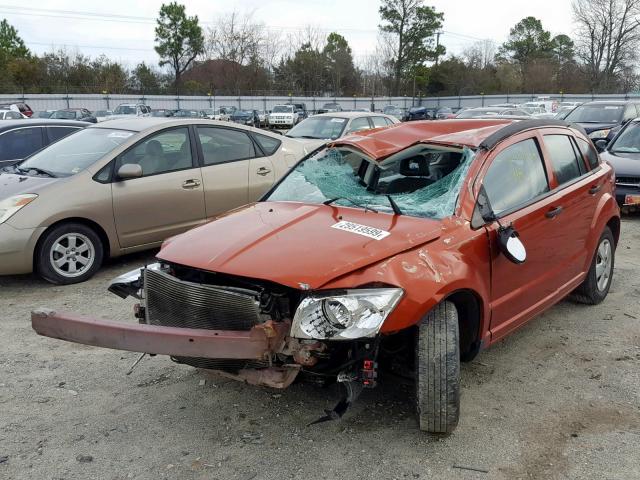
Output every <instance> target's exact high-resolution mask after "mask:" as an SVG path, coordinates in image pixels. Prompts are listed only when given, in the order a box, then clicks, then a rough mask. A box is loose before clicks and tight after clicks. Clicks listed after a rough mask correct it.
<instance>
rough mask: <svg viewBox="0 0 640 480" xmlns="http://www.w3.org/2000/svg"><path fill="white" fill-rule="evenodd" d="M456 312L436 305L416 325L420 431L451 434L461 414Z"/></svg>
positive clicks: (444, 304) (447, 305)
mask: <svg viewBox="0 0 640 480" xmlns="http://www.w3.org/2000/svg"><path fill="white" fill-rule="evenodd" d="M458 338H459V335H458V311H457V309H456V307H455V305H454V304H453V303H451V302H446V301H445V302H442V303H441V304H439V305H437V306H436V307H435V308H434V309H433V310H431V312H429V314H428V315H427V316H426V317H425V318H424V319H423V320H422V322H421V323H420V325H419V327H418V339H417V345H416V407H417V412H418V422H419V425H420V430H424V431H426V432H431V433H451V432H452V431H453V430H454V429H455V428H456V426H457V425H458V419H459V417H460V343H459V340H458Z"/></svg>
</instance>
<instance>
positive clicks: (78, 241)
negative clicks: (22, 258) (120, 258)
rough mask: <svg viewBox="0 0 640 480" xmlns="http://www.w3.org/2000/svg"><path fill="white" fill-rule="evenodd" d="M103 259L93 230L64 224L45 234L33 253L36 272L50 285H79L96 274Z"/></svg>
mask: <svg viewBox="0 0 640 480" xmlns="http://www.w3.org/2000/svg"><path fill="white" fill-rule="evenodd" d="M103 255H104V248H103V245H102V241H101V240H100V237H99V236H98V234H97V233H96V232H95V231H94V230H93V229H91V228H90V227H88V226H86V225H83V224H81V223H64V224H62V225H58V226H57V227H54V228H53V229H51V230H50V231H48V232H46V233H45V236H44V238H43V239H42V242H41V243H40V245H39V247H38V251H37V252H36V259H35V260H36V269H37V271H38V273H39V274H40V276H41V277H42V278H44V279H45V280H47V281H49V282H51V283H55V284H59V285H69V284H72V283H80V282H84V281H85V280H88V279H89V278H91V277H92V276H93V275H94V274H95V273H96V271H97V270H98V269H99V268H100V265H101V264H102V259H103Z"/></svg>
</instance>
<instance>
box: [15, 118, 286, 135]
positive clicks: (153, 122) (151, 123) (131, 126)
mask: <svg viewBox="0 0 640 480" xmlns="http://www.w3.org/2000/svg"><path fill="white" fill-rule="evenodd" d="M3 121H4V120H3ZM77 123H84V122H77ZM87 125H89V127H88V128H106V129H114V130H128V131H130V132H146V131H148V130H156V129H160V128H161V127H166V128H170V127H180V126H186V125H210V126H217V127H223V128H234V129H237V130H247V131H251V132H255V130H256V129H255V128H251V127H248V126H244V125H239V124H232V125H230V124H229V122H223V121H221V120H208V119H206V118H196V117H192V118H188V117H181V118H176V117H132V118H114V119H108V120H105V121H104V122H99V123H88V124H87ZM256 133H258V132H256ZM259 133H260V134H262V135H267V136H270V137H273V138H279V139H281V140H282V135H279V134H277V133H272V132H269V131H268V130H261V131H260V132H259Z"/></svg>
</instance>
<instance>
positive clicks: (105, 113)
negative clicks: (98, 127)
mask: <svg viewBox="0 0 640 480" xmlns="http://www.w3.org/2000/svg"><path fill="white" fill-rule="evenodd" d="M109 115H111V112H109V111H108V110H98V111H96V113H95V116H96V117H108V116H109Z"/></svg>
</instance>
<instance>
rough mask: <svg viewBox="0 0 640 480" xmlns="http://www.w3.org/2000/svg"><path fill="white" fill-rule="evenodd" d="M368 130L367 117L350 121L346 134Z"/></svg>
mask: <svg viewBox="0 0 640 480" xmlns="http://www.w3.org/2000/svg"><path fill="white" fill-rule="evenodd" d="M370 128H371V126H370V125H369V119H368V118H367V117H360V118H354V119H353V120H352V121H351V125H349V130H348V131H347V133H351V132H359V131H360V130H368V129H370Z"/></svg>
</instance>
